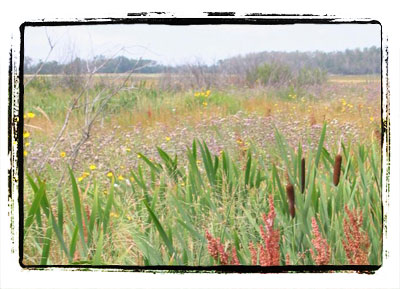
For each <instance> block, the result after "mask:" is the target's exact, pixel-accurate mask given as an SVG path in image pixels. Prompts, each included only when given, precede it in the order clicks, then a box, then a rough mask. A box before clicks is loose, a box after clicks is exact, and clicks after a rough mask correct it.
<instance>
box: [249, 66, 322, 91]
mask: <svg viewBox="0 0 400 289" xmlns="http://www.w3.org/2000/svg"><path fill="white" fill-rule="evenodd" d="M247 81H248V83H249V84H251V85H254V84H258V85H262V86H275V87H288V86H289V87H296V88H300V87H303V86H307V85H320V84H323V83H325V82H326V81H327V72H326V71H325V70H322V69H320V68H305V67H303V68H301V69H300V70H297V71H296V70H293V69H291V68H290V66H288V65H286V64H281V63H271V64H269V63H264V64H261V65H259V66H257V67H256V68H255V69H253V70H250V71H248V73H247Z"/></svg>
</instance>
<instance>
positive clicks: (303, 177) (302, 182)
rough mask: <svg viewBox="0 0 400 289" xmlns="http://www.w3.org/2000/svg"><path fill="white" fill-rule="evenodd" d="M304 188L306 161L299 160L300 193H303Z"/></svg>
mask: <svg viewBox="0 0 400 289" xmlns="http://www.w3.org/2000/svg"><path fill="white" fill-rule="evenodd" d="M305 187H306V160H305V159H304V158H302V159H301V193H304V189H305Z"/></svg>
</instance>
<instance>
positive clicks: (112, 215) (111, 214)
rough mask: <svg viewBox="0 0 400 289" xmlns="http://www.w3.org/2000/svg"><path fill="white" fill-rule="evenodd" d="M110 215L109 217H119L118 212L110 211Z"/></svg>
mask: <svg viewBox="0 0 400 289" xmlns="http://www.w3.org/2000/svg"><path fill="white" fill-rule="evenodd" d="M110 217H111V218H118V217H119V214H118V213H114V212H111V213H110Z"/></svg>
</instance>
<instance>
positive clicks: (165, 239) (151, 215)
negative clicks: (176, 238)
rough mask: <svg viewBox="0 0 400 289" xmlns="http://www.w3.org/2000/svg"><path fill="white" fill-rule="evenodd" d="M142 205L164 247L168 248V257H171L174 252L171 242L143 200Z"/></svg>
mask: <svg viewBox="0 0 400 289" xmlns="http://www.w3.org/2000/svg"><path fill="white" fill-rule="evenodd" d="M143 203H144V205H145V206H146V208H147V210H148V212H149V215H150V217H151V219H152V221H153V223H154V225H155V226H156V228H157V231H158V232H159V234H160V236H161V238H162V240H163V241H164V243H165V245H166V246H167V248H168V252H169V256H172V255H173V254H175V250H174V246H173V244H172V240H171V239H170V238H168V236H167V234H166V233H165V230H164V228H163V227H162V225H161V223H160V221H159V220H158V218H157V216H156V215H155V214H154V212H153V211H152V210H151V208H150V206H149V204H148V203H147V202H146V201H145V200H143Z"/></svg>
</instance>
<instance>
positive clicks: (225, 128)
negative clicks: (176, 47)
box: [20, 74, 383, 266]
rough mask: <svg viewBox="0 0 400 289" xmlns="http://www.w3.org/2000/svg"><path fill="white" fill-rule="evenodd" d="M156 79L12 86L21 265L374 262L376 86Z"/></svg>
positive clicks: (378, 206)
mask: <svg viewBox="0 0 400 289" xmlns="http://www.w3.org/2000/svg"><path fill="white" fill-rule="evenodd" d="M25 77H26V79H29V77H32V76H29V75H28V76H25ZM161 77H162V76H161V75H145V74H141V75H135V74H133V75H132V76H131V77H130V78H129V79H128V81H126V82H124V83H122V81H121V80H120V79H118V77H117V76H115V75H112V74H108V75H95V76H94V78H93V79H92V81H91V83H90V85H86V86H85V84H82V83H80V82H79V85H78V86H76V85H71V84H70V83H71V81H79V79H72V80H71V79H69V80H68V81H69V82H67V81H65V79H62V78H61V77H56V76H40V75H39V76H37V77H35V78H34V79H33V80H32V81H31V82H30V83H29V85H27V86H26V87H25V91H24V134H23V139H24V142H23V144H20V145H23V150H24V173H25V178H24V195H23V200H24V203H23V207H24V241H23V242H24V246H23V250H24V251H23V263H24V264H26V265H39V264H42V265H54V264H64V265H66V264H89V265H105V264H107V265H140V266H147V265H187V266H211V265H261V266H271V265H380V264H381V263H382V230H383V228H382V227H383V224H382V220H383V217H382V198H381V195H382V176H381V168H382V163H381V153H382V147H381V130H382V128H381V79H380V76H371V75H367V76H364V75H361V76H342V75H332V76H329V77H328V81H327V82H324V83H322V84H318V85H309V86H302V87H296V86H290V85H288V86H283V87H282V86H280V87H272V86H271V87H269V86H268V87H266V86H261V85H254V86H246V85H241V86H235V85H234V82H233V84H229V83H227V84H226V85H223V86H220V87H213V86H210V87H193V88H185V89H182V88H179V87H178V88H176V87H171V88H169V89H168V88H165V87H162V86H161V85H160V79H161ZM174 81H175V82H179V79H178V78H177V79H175V80H174ZM120 84H122V88H121V87H120V88H118V89H116V87H117V86H118V85H120ZM76 87H80V88H81V89H76ZM78 95H79V96H81V97H80V98H79V101H77V102H76V103H75V105H74V109H73V110H69V108H70V107H71V103H72V102H73V100H74V99H76V97H77V96H78ZM106 96H110V97H109V98H107V97H106ZM99 99H100V100H101V101H98V100H99ZM106 100H107V101H106ZM100 108H101V109H100ZM94 116H95V117H94ZM66 117H67V118H68V122H66V121H65V119H66ZM93 117H94V118H93ZM88 128H90V129H88ZM61 130H63V133H62V135H60V131H61ZM54 144H56V145H54ZM78 144H79V145H78ZM77 145H78V149H76V148H77Z"/></svg>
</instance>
